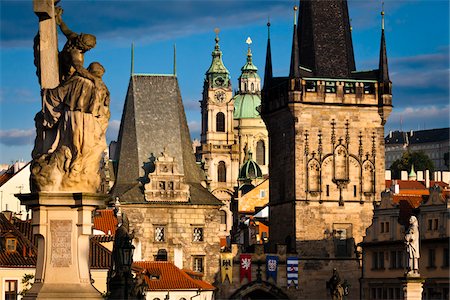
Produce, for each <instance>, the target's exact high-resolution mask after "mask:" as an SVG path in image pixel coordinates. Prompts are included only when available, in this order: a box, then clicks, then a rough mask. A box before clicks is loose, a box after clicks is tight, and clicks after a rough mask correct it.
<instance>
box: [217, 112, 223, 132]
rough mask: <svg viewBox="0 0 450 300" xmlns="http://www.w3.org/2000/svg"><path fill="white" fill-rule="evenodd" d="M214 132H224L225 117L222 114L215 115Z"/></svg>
mask: <svg viewBox="0 0 450 300" xmlns="http://www.w3.org/2000/svg"><path fill="white" fill-rule="evenodd" d="M216 131H217V132H225V115H224V114H223V113H222V112H219V113H217V115H216Z"/></svg>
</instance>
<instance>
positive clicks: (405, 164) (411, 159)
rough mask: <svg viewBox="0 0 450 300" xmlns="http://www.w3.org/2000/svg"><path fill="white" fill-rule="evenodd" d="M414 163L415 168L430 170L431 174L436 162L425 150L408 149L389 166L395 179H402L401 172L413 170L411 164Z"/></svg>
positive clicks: (417, 169)
mask: <svg viewBox="0 0 450 300" xmlns="http://www.w3.org/2000/svg"><path fill="white" fill-rule="evenodd" d="M412 165H414V170H415V171H416V172H417V171H425V170H429V171H430V176H431V175H432V174H433V171H434V163H433V161H432V160H431V159H430V158H429V157H428V155H426V154H425V152H423V151H411V152H410V151H406V152H405V153H403V155H402V157H401V158H399V159H397V160H396V161H394V162H393V163H392V165H391V167H390V168H389V169H390V170H391V172H392V178H393V179H400V177H401V172H402V171H407V172H408V174H409V172H410V170H411V166H412Z"/></svg>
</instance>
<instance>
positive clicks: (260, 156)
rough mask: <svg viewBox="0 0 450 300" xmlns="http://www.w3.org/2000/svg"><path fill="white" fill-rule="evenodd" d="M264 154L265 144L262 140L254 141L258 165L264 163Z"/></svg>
mask: <svg viewBox="0 0 450 300" xmlns="http://www.w3.org/2000/svg"><path fill="white" fill-rule="evenodd" d="M265 154H266V146H265V145H264V141H263V140H259V141H258V142H257V143H256V162H257V163H258V164H260V165H265V164H266V160H265V156H266V155H265Z"/></svg>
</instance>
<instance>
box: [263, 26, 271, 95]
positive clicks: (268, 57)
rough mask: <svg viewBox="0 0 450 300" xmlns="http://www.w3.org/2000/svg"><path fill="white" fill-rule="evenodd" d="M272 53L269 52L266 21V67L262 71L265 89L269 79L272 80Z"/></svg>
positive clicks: (268, 27)
mask: <svg viewBox="0 0 450 300" xmlns="http://www.w3.org/2000/svg"><path fill="white" fill-rule="evenodd" d="M272 76H273V73H272V53H271V50H270V20H267V50H266V67H265V70H264V87H265V88H267V87H268V85H269V81H270V79H272Z"/></svg>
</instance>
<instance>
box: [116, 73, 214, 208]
mask: <svg viewBox="0 0 450 300" xmlns="http://www.w3.org/2000/svg"><path fill="white" fill-rule="evenodd" d="M191 145H192V143H191V138H190V134H189V128H188V125H187V121H186V115H185V112H184V107H183V103H182V99H181V94H180V90H179V87H178V81H177V78H176V77H175V76H173V75H139V74H135V75H133V76H132V77H131V79H130V83H129V86H128V92H127V96H126V99H125V104H124V109H123V113H122V120H121V123H120V130H119V139H118V149H117V152H118V155H117V157H118V165H117V172H116V174H117V176H116V182H115V185H114V188H113V192H112V196H113V197H120V201H121V202H122V203H148V202H149V201H151V199H147V200H146V199H145V195H144V191H143V186H144V184H146V183H148V181H149V174H153V173H154V172H155V161H156V158H157V157H158V156H159V155H160V154H161V153H168V154H169V155H170V156H171V157H172V158H173V161H174V162H175V163H176V171H177V174H181V175H182V177H183V182H184V183H186V184H187V185H188V186H189V195H190V198H189V201H188V202H187V203H185V204H187V205H189V204H192V205H194V204H196V205H221V202H220V201H219V200H217V198H215V197H214V196H213V195H212V194H211V193H210V192H208V191H207V190H206V189H205V188H204V187H203V186H202V185H201V182H202V180H204V179H205V176H204V173H203V172H202V171H201V170H200V168H199V166H198V165H197V164H196V162H195V157H194V154H193V153H192V146H191Z"/></svg>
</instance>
